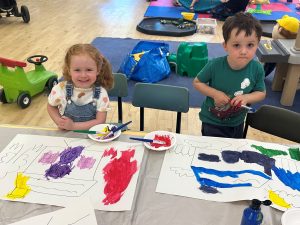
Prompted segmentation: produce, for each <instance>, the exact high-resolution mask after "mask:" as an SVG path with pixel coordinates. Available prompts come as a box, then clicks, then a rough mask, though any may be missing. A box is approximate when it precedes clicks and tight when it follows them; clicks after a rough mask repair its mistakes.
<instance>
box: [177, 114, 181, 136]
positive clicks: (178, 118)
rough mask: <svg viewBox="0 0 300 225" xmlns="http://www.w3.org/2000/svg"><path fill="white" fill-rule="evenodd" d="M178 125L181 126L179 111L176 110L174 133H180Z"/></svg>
mask: <svg viewBox="0 0 300 225" xmlns="http://www.w3.org/2000/svg"><path fill="white" fill-rule="evenodd" d="M180 126H181V112H177V118H176V133H178V134H180Z"/></svg>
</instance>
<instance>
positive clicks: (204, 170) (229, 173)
mask: <svg viewBox="0 0 300 225" xmlns="http://www.w3.org/2000/svg"><path fill="white" fill-rule="evenodd" d="M191 167H192V170H193V171H194V174H196V173H197V174H198V173H206V174H212V175H216V176H218V177H226V176H229V177H233V178H238V177H239V175H240V174H244V173H250V174H253V175H255V176H260V177H262V178H265V179H267V180H270V179H271V177H269V176H268V175H266V174H265V173H263V172H260V171H256V170H240V171H230V170H227V171H223V170H215V169H208V168H204V167H195V166H191Z"/></svg>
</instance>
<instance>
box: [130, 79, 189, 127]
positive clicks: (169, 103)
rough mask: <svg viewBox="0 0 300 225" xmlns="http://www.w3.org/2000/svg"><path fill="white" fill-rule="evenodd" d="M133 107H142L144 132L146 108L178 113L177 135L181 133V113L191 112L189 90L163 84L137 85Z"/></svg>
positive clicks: (141, 122) (141, 118)
mask: <svg viewBox="0 0 300 225" xmlns="http://www.w3.org/2000/svg"><path fill="white" fill-rule="evenodd" d="M132 105H133V106H136V107H140V130H141V131H143V130H144V108H152V109H160V110H168V111H175V112H177V119H176V133H180V126H181V113H183V112H184V113H186V112H188V111H189V90H188V89H187V88H184V87H176V86H171V85H163V84H149V83H136V84H135V87H134V90H133V99H132Z"/></svg>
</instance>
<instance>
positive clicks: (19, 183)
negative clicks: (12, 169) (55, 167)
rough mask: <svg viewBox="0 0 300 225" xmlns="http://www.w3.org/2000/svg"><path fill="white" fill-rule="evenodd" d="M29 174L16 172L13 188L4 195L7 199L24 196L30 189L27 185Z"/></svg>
mask: <svg viewBox="0 0 300 225" xmlns="http://www.w3.org/2000/svg"><path fill="white" fill-rule="evenodd" d="M29 178H30V177H29V176H25V175H23V174H22V173H18V174H17V177H16V179H15V189H14V190H13V191H11V192H10V193H9V194H7V195H6V197H7V198H9V199H17V198H24V197H25V196H26V195H27V194H28V193H29V192H30V190H31V188H30V186H28V185H27V181H28V180H29Z"/></svg>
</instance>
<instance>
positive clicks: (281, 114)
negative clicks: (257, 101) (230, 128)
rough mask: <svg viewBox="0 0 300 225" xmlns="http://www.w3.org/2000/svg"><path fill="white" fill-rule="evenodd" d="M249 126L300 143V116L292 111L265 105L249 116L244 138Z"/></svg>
mask: <svg viewBox="0 0 300 225" xmlns="http://www.w3.org/2000/svg"><path fill="white" fill-rule="evenodd" d="M248 126H250V127H253V128H255V129H257V130H260V131H263V132H266V133H269V134H272V135H275V136H278V137H281V138H285V139H288V140H290V141H294V142H298V143H300V114H299V113H296V112H293V111H291V110H287V109H284V108H279V107H276V106H271V105H263V106H261V107H260V108H259V109H258V110H257V111H256V112H254V113H251V112H250V113H248V114H247V118H246V122H245V129H244V138H246V135H247V131H248Z"/></svg>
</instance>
